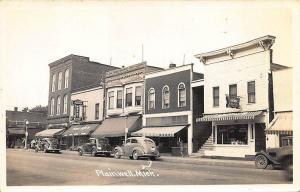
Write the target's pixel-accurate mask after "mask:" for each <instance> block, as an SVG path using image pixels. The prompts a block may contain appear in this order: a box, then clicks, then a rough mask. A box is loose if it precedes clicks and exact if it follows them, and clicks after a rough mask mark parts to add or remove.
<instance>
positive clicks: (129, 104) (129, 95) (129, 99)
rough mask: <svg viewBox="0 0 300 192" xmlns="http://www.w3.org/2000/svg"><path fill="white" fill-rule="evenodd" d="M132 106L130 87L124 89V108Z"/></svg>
mask: <svg viewBox="0 0 300 192" xmlns="http://www.w3.org/2000/svg"><path fill="white" fill-rule="evenodd" d="M130 106H132V87H131V88H126V107H130Z"/></svg>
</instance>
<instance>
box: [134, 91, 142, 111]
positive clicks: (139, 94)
mask: <svg viewBox="0 0 300 192" xmlns="http://www.w3.org/2000/svg"><path fill="white" fill-rule="evenodd" d="M141 104H142V87H141V86H138V87H135V105H136V106H141Z"/></svg>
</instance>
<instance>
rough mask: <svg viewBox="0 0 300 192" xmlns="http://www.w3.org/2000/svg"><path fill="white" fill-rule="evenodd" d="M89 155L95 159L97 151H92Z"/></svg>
mask: <svg viewBox="0 0 300 192" xmlns="http://www.w3.org/2000/svg"><path fill="white" fill-rule="evenodd" d="M91 155H92V156H93V157H96V155H97V151H96V149H92V153H91Z"/></svg>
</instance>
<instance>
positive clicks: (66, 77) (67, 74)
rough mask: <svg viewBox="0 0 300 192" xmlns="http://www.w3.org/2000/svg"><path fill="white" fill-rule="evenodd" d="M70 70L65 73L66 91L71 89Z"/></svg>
mask: <svg viewBox="0 0 300 192" xmlns="http://www.w3.org/2000/svg"><path fill="white" fill-rule="evenodd" d="M69 73H70V72H69V69H67V70H66V71H65V89H66V88H68V87H69V75H70V74H69Z"/></svg>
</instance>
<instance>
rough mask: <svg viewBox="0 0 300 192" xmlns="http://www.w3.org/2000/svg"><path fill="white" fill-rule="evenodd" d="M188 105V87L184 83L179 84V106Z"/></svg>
mask: <svg viewBox="0 0 300 192" xmlns="http://www.w3.org/2000/svg"><path fill="white" fill-rule="evenodd" d="M185 106H186V89H185V85H184V84H183V83H180V84H179V85H178V107H185Z"/></svg>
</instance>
